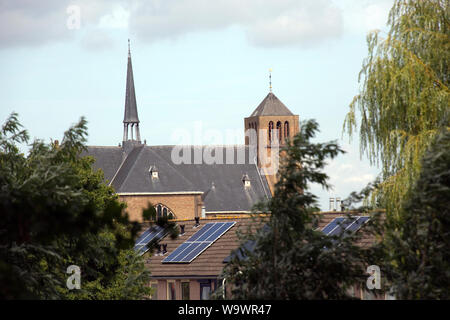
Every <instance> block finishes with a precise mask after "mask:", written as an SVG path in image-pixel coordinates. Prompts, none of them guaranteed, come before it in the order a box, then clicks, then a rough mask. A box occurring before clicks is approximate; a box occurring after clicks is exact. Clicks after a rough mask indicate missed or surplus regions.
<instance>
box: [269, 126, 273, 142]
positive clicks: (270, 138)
mask: <svg viewBox="0 0 450 320" xmlns="http://www.w3.org/2000/svg"><path fill="white" fill-rule="evenodd" d="M272 131H273V122H272V121H270V122H269V144H272Z"/></svg>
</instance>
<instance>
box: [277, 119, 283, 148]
mask: <svg viewBox="0 0 450 320" xmlns="http://www.w3.org/2000/svg"><path fill="white" fill-rule="evenodd" d="M277 133H278V141H280V143H281V139H282V137H283V136H282V132H281V122H280V121H278V122H277Z"/></svg>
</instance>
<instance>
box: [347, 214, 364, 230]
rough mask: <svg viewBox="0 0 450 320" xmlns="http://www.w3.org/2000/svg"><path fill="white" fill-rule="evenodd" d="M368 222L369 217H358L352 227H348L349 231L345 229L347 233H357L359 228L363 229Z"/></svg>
mask: <svg viewBox="0 0 450 320" xmlns="http://www.w3.org/2000/svg"><path fill="white" fill-rule="evenodd" d="M368 220H369V217H358V219H357V220H356V221H354V222H353V223H352V224H351V225H349V226H348V227H347V229H345V231H350V232H355V231H357V230H358V229H359V228H361V226H362V225H363V224H364V223H366V222H367V221H368Z"/></svg>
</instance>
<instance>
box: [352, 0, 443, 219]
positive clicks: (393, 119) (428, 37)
mask: <svg viewBox="0 0 450 320" xmlns="http://www.w3.org/2000/svg"><path fill="white" fill-rule="evenodd" d="M448 4H449V2H448V1H441V0H429V1H420V0H407V1H405V0H396V1H395V3H394V5H393V7H392V8H391V11H390V13H389V19H388V26H389V27H390V30H389V32H388V34H387V35H385V37H384V38H383V37H382V36H381V33H380V32H379V31H375V32H372V33H370V34H369V35H368V37H367V43H368V50H369V54H368V57H367V58H366V59H365V60H364V62H363V66H362V70H361V72H360V74H359V79H358V80H359V82H360V83H361V85H362V87H361V90H360V93H359V94H358V95H357V96H355V97H354V99H353V101H352V102H351V104H350V111H349V112H348V114H347V116H346V119H345V122H344V132H347V133H348V134H349V136H350V137H352V136H353V135H354V134H355V131H359V135H360V152H361V154H366V155H367V157H368V158H369V160H370V161H371V164H377V165H381V168H382V178H383V182H382V183H381V184H380V187H379V189H377V190H375V191H374V193H373V194H372V200H375V199H378V200H380V199H382V200H383V201H382V203H383V205H385V206H386V209H388V212H391V213H393V214H394V215H397V214H398V213H399V211H400V209H401V208H400V206H401V205H400V204H401V202H402V201H401V200H402V199H403V198H404V197H405V195H406V194H407V193H408V192H410V190H411V188H412V186H413V184H414V181H415V180H416V179H417V177H418V175H419V173H420V170H421V162H420V159H421V158H422V157H423V155H424V152H425V151H426V149H427V147H428V146H429V144H430V142H431V141H433V138H434V137H435V135H436V134H437V132H438V128H440V127H447V129H448V128H449V74H448V73H449V72H448V71H449V65H448V63H449V58H450V41H449V40H450V39H449V6H448ZM357 111H359V114H360V126H359V130H358V123H357Z"/></svg>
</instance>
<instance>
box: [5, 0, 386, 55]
mask: <svg viewBox="0 0 450 320" xmlns="http://www.w3.org/2000/svg"><path fill="white" fill-rule="evenodd" d="M392 3H393V0H244V1H243V0H214V1H211V0H130V1H126V0H40V1H32V0H14V1H10V0H0V30H1V31H0V47H9V46H17V45H38V44H43V43H47V42H49V41H61V40H68V39H73V38H74V32H73V30H72V31H71V30H68V28H67V26H66V22H67V19H68V13H67V12H66V9H67V7H68V6H70V5H74V6H78V7H79V8H80V13H81V28H82V29H83V28H100V29H104V30H108V32H112V31H113V30H115V29H129V31H130V32H131V34H136V35H137V36H138V37H140V38H141V39H143V40H145V41H150V42H152V41H158V40H161V39H173V38H178V37H181V36H183V35H186V34H189V33H194V32H201V31H211V30H220V29H224V28H228V27H232V26H237V27H239V28H240V29H241V30H243V32H245V34H246V36H247V39H248V41H249V42H250V43H251V44H252V45H255V46H263V47H280V46H310V45H313V44H315V43H320V42H323V41H326V40H328V39H332V38H336V37H339V36H341V35H342V34H343V33H364V34H365V33H367V31H369V30H371V29H374V28H382V27H383V26H384V24H385V22H386V20H387V14H388V12H389V9H390V7H391V6H392Z"/></svg>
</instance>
